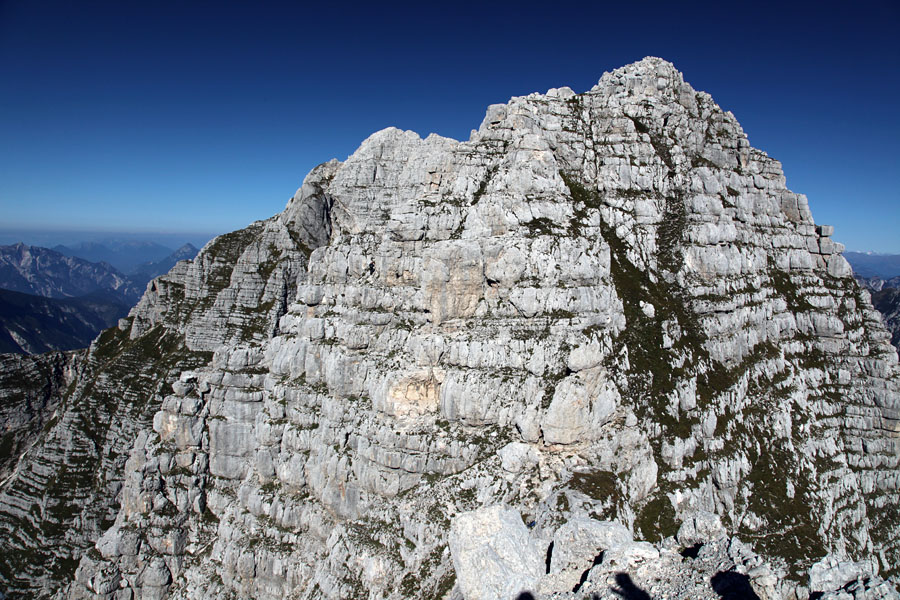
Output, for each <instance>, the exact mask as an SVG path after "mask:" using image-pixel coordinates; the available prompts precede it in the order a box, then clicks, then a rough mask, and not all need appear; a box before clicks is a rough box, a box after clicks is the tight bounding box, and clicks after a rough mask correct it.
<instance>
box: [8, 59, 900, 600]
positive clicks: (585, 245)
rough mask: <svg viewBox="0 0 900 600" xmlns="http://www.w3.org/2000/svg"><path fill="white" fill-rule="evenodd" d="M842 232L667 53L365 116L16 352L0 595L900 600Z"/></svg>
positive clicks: (857, 293) (879, 441)
mask: <svg viewBox="0 0 900 600" xmlns="http://www.w3.org/2000/svg"><path fill="white" fill-rule="evenodd" d="M832 233H833V229H832V228H831V227H828V226H817V225H816V224H815V222H814V220H813V218H812V214H811V212H810V210H809V206H808V203H807V200H806V198H805V197H804V196H802V195H798V194H794V193H793V192H791V191H789V190H788V189H787V188H786V186H785V180H784V176H783V173H782V171H781V167H780V165H779V163H778V162H777V161H775V160H773V159H771V158H769V157H768V156H767V155H766V154H765V153H763V152H761V151H759V150H756V149H754V148H752V147H751V146H750V144H749V143H748V141H747V138H746V136H745V134H744V133H743V131H742V130H741V128H740V126H739V124H738V123H737V121H736V120H735V118H734V116H733V115H731V114H730V113H727V112H723V111H722V110H721V109H720V108H719V107H718V106H717V105H716V104H715V103H714V102H713V100H712V99H711V98H710V96H709V95H707V94H705V93H703V92H697V91H695V90H693V89H692V88H691V87H690V86H689V85H688V84H687V83H685V82H684V80H683V77H682V75H681V74H680V73H678V71H676V70H675V69H674V67H673V66H672V65H671V64H669V63H667V62H665V61H663V60H660V59H657V58H646V59H644V60H642V61H640V62H638V63H635V64H632V65H629V66H626V67H623V68H621V69H618V70H616V71H613V72H612V73H606V74H605V75H603V77H602V78H601V79H600V81H599V83H598V84H597V85H596V86H595V87H593V88H592V89H591V90H589V91H587V92H585V93H583V94H576V93H574V92H573V91H572V90H570V89H568V88H561V89H553V90H550V91H548V92H547V93H546V94H531V95H529V96H525V97H520V98H513V99H512V100H510V102H509V103H508V104H505V105H494V106H491V107H490V108H489V109H488V111H487V115H486V117H485V119H484V122H483V123H482V125H481V127H480V128H479V129H478V130H476V131H473V132H472V135H471V137H470V139H469V140H468V141H464V142H458V141H455V140H451V139H447V138H442V137H439V136H436V135H431V136H428V137H427V138H425V139H421V138H420V137H419V136H418V135H416V134H415V133H412V132H404V131H400V130H397V129H386V130H383V131H380V132H378V133H376V134H374V135H372V136H371V137H370V138H368V139H367V140H366V141H365V142H363V144H362V145H361V146H360V148H359V149H358V150H357V151H356V152H355V153H354V154H353V155H352V156H350V157H349V158H348V159H347V160H346V161H344V162H338V161H331V162H329V163H325V164H323V165H320V166H319V167H316V168H315V169H314V170H313V171H312V172H311V173H310V174H309V175H308V176H307V178H306V180H305V181H304V183H303V186H302V187H301V188H300V189H299V190H298V191H297V193H296V194H295V196H294V197H293V198H292V199H291V200H290V202H289V203H288V205H287V208H286V209H285V211H284V212H282V213H281V214H279V215H277V216H275V217H273V218H271V219H269V220H267V221H262V222H258V223H254V224H252V225H251V226H249V227H248V228H246V229H244V230H240V231H237V232H234V233H231V234H228V235H225V236H221V237H219V238H216V239H215V240H213V241H212V242H210V243H209V244H208V245H207V246H206V247H205V248H203V250H202V251H201V252H200V253H199V254H198V256H197V257H196V258H195V259H194V260H193V261H187V262H181V263H178V265H176V266H175V267H174V268H173V269H172V271H171V272H169V273H168V274H167V275H164V276H162V277H160V278H157V279H155V280H153V281H152V282H151V283H150V284H149V285H148V288H147V291H146V293H145V294H144V296H143V298H142V300H141V301H140V303H139V304H138V306H137V307H135V309H133V310H132V312H131V313H130V315H129V317H128V318H127V319H124V320H123V321H122V322H120V325H119V327H118V328H114V329H111V330H108V331H106V332H104V333H103V334H102V335H101V336H100V337H99V338H98V339H97V340H95V342H94V343H93V345H92V346H91V348H90V349H89V351H87V352H86V353H83V354H68V355H59V356H56V357H54V358H53V359H52V360H50V359H40V358H34V359H28V358H22V359H17V361H16V362H7V363H2V365H0V367H3V368H4V369H7V371H5V372H4V373H5V377H0V383H2V385H3V386H4V387H3V392H4V396H3V398H4V402H7V403H10V405H12V404H13V403H15V402H19V403H24V404H23V405H27V406H28V407H32V408H31V409H30V410H32V413H33V414H34V419H37V421H34V420H33V419H32V420H31V421H28V423H26V424H23V423H22V422H21V419H19V420H18V421H16V420H14V419H11V418H10V417H8V416H6V415H7V414H8V413H7V412H4V413H2V414H3V415H4V419H6V421H4V423H5V425H6V430H7V431H9V432H12V433H14V434H15V436H14V437H13V438H10V439H12V440H13V441H14V443H13V444H12V446H11V448H13V450H10V452H11V456H12V458H13V459H14V460H12V461H5V462H4V463H3V464H4V479H3V481H2V483H0V531H2V533H3V534H2V535H0V589H2V590H3V591H4V592H5V593H6V595H7V596H9V597H11V598H14V597H57V598H103V599H117V600H125V599H138V598H140V599H150V598H230V597H234V598H251V597H252V598H258V599H264V598H349V597H369V598H413V597H434V598H462V597H465V598H469V599H476V598H483V599H487V598H515V597H522V598H526V597H528V595H530V596H532V597H535V598H585V597H591V598H621V597H628V598H645V597H653V598H658V597H666V598H725V597H747V598H753V597H758V598H762V599H775V598H779V599H790V598H797V599H804V598H810V597H818V598H829V599H837V598H897V597H898V596H897V592H896V590H895V588H896V585H897V576H898V566H900V508H898V506H900V494H898V486H900V470H898V460H900V395H898V381H900V380H898V367H897V354H896V352H895V351H894V349H893V348H892V347H891V345H890V343H889V339H890V336H889V334H888V333H887V332H886V331H885V329H884V326H883V325H882V324H881V321H880V319H879V317H878V315H877V313H876V312H875V311H874V310H873V308H872V305H871V302H870V299H869V295H868V293H867V292H865V291H864V290H861V289H860V287H859V286H858V285H857V284H856V282H855V281H854V279H853V277H852V274H851V270H850V268H849V266H848V264H847V262H846V261H845V260H844V258H843V257H842V256H841V252H842V250H843V249H842V247H841V246H840V244H837V243H835V242H833V241H832V239H831V235H832ZM29 360H31V361H41V362H29ZM23 361H24V362H23ZM25 363H27V364H25ZM51 367H52V368H51ZM15 369H26V371H27V372H28V373H31V375H30V376H29V377H28V378H25V380H21V378H17V376H16V373H17V371H16V370H15ZM4 373H0V375H4ZM26 380H27V382H29V383H28V385H27V386H26V385H24V383H21V385H20V383H17V381H26ZM17 386H18V387H17ZM32 413H29V414H32ZM35 423H37V425H35ZM6 439H7V438H6V436H5V437H4V443H5V440H6Z"/></svg>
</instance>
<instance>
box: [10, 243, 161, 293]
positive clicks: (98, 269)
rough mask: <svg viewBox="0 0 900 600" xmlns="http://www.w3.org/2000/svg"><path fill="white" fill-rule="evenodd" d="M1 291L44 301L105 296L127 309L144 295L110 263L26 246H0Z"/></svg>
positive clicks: (140, 289)
mask: <svg viewBox="0 0 900 600" xmlns="http://www.w3.org/2000/svg"><path fill="white" fill-rule="evenodd" d="M0 288H3V289H7V290H12V291H14V292H21V293H23V294H34V295H36V296H44V297H47V298H74V297H78V296H85V295H87V294H93V293H96V292H106V293H108V294H110V295H112V296H114V297H117V298H120V299H122V300H123V301H124V302H125V303H127V304H129V305H131V304H134V302H136V301H137V300H138V298H140V296H141V294H142V293H143V291H144V290H143V288H140V287H138V286H136V285H134V283H133V282H132V281H131V280H130V279H129V278H128V277H127V276H126V275H124V274H123V273H121V272H120V271H118V270H116V269H115V268H114V267H113V266H112V265H110V264H109V263H106V262H100V263H95V262H90V261H87V260H85V259H83V258H77V257H74V256H65V255H63V254H61V253H59V252H57V251H55V250H50V249H49V248H41V247H39V246H26V245H25V244H15V245H13V246H0Z"/></svg>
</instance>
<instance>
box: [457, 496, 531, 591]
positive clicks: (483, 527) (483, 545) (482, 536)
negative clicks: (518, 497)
mask: <svg viewBox="0 0 900 600" xmlns="http://www.w3.org/2000/svg"><path fill="white" fill-rule="evenodd" d="M448 544H449V546H450V556H451V557H452V558H453V567H454V569H455V571H456V578H457V583H458V585H459V588H460V591H461V592H462V594H463V596H464V597H465V598H466V599H467V600H502V599H505V598H516V597H518V596H519V594H522V593H525V592H529V591H530V590H534V589H535V587H536V584H537V581H538V579H539V578H540V576H541V575H542V574H543V573H544V551H543V549H542V548H541V547H540V546H539V545H538V544H537V543H536V541H535V540H532V539H530V538H529V536H528V530H527V529H526V528H525V525H524V524H523V523H522V517H521V516H520V515H519V513H518V511H516V510H512V509H509V508H505V507H503V506H499V505H495V506H487V507H484V508H481V509H478V510H476V511H473V512H469V513H463V514H461V515H459V516H457V517H456V519H454V521H453V524H452V526H451V529H450V535H449V537H448Z"/></svg>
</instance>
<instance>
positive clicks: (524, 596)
mask: <svg viewBox="0 0 900 600" xmlns="http://www.w3.org/2000/svg"><path fill="white" fill-rule="evenodd" d="M516 600H535V598H534V594H532V593H531V592H522V593H521V594H519V595H518V596H516Z"/></svg>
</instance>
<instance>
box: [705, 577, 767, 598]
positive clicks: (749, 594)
mask: <svg viewBox="0 0 900 600" xmlns="http://www.w3.org/2000/svg"><path fill="white" fill-rule="evenodd" d="M710 583H712V588H713V591H714V592H715V593H717V594H718V595H719V597H720V598H722V599H723V600H760V598H759V596H757V595H756V592H754V591H753V587H752V586H751V585H750V578H749V577H747V576H746V575H742V574H740V573H735V572H734V571H720V572H719V573H716V574H715V575H713V578H712V579H711V580H710Z"/></svg>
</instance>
